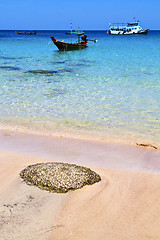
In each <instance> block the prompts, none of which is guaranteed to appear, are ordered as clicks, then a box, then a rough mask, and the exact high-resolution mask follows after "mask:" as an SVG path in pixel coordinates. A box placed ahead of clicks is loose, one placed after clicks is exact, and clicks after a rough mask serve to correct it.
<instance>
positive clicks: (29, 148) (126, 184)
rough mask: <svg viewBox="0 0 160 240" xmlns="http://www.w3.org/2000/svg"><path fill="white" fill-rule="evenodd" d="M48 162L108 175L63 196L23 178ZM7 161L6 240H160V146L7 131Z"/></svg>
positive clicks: (0, 171)
mask: <svg viewBox="0 0 160 240" xmlns="http://www.w3.org/2000/svg"><path fill="white" fill-rule="evenodd" d="M47 161H59V162H69V163H76V164H79V165H83V166H86V167H90V168H91V169H92V170H95V171H96V172H97V173H98V174H99V175H100V176H101V178H102V181H101V182H99V183H96V184H94V185H92V186H85V187H83V188H82V189H80V190H76V191H74V192H69V193H67V194H56V193H49V192H47V191H42V190H40V189H38V188H36V187H33V186H28V185H26V184H25V183H24V182H23V181H22V180H21V178H20V177H19V172H20V171H21V170H22V169H23V168H24V167H26V166H27V165H29V164H32V163H37V162H47ZM0 165H1V168H0V186H1V187H0V240H2V239H3V240H6V239H7V240H11V239H21V240H25V239H40V240H45V239H48V240H51V239H56V240H60V239H74V240H75V239H76V240H77V239H81V240H83V239H93V240H97V239H107V240H108V239H109V240H110V239H112V240H113V239H114V240H124V239H125V240H126V239H127V240H130V239H134V240H135V239H138V240H147V239H153V240H158V239H160V227H159V226H160V187H159V186H160V175H159V172H160V151H159V150H155V149H153V148H152V147H148V148H146V147H139V146H136V145H135V146H134V145H132V146H131V145H126V144H125V145H123V144H116V143H111V142H110V143H104V142H96V141H86V140H78V139H73V138H64V137H45V136H36V135H26V134H25V135H24V134H20V133H13V132H9V133H6V132H1V134H0Z"/></svg>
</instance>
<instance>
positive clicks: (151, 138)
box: [0, 30, 160, 146]
mask: <svg viewBox="0 0 160 240" xmlns="http://www.w3.org/2000/svg"><path fill="white" fill-rule="evenodd" d="M65 32H66V31H61V30H59V31H58V30H50V31H40V30H39V31H37V34H36V35H19V34H17V33H16V32H15V31H0V129H1V130H5V131H9V130H11V131H16V132H23V133H33V134H42V135H48V136H61V137H62V136H65V137H75V138H80V139H97V140H102V141H108V140H109V141H112V140H113V141H117V142H119V141H120V142H126V143H133V144H134V143H135V144H136V143H138V144H141V143H145V144H153V145H154V146H155V145H157V146H158V145H160V31H149V33H148V34H147V35H117V36H114V35H109V34H107V33H106V31H85V34H86V35H87V37H88V39H90V40H95V39H96V40H97V41H96V42H94V41H89V44H88V47H87V48H85V49H82V50H77V51H66V52H60V51H58V49H57V48H56V46H55V45H54V44H53V42H52V41H51V38H50V36H54V37H55V38H56V39H57V40H64V41H66V42H70V41H72V42H76V41H77V38H76V36H72V39H71V37H70V35H66V34H65Z"/></svg>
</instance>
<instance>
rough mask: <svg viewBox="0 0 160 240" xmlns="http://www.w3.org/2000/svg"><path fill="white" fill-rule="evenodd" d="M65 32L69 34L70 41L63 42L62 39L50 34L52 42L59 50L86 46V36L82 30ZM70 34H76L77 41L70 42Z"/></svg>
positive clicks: (77, 48)
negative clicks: (59, 39)
mask: <svg viewBox="0 0 160 240" xmlns="http://www.w3.org/2000/svg"><path fill="white" fill-rule="evenodd" d="M66 34H70V35H71V43H67V42H64V40H63V41H58V40H56V39H55V38H54V37H53V36H51V39H52V41H53V43H54V44H55V45H56V47H57V48H58V49H59V50H60V51H70V50H79V49H84V48H86V47H87V44H88V39H87V36H86V35H84V32H81V31H71V32H66ZM72 34H76V35H77V36H78V41H77V42H76V43H72ZM80 38H81V39H80Z"/></svg>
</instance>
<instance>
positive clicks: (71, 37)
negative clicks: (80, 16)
mask: <svg viewBox="0 0 160 240" xmlns="http://www.w3.org/2000/svg"><path fill="white" fill-rule="evenodd" d="M70 41H71V43H72V20H71V38H70Z"/></svg>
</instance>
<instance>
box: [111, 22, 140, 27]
mask: <svg viewBox="0 0 160 240" xmlns="http://www.w3.org/2000/svg"><path fill="white" fill-rule="evenodd" d="M110 25H111V26H117V27H119V26H123V27H124V26H127V27H133V26H138V25H139V21H137V22H130V23H112V24H110Z"/></svg>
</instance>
